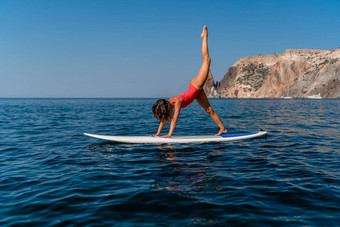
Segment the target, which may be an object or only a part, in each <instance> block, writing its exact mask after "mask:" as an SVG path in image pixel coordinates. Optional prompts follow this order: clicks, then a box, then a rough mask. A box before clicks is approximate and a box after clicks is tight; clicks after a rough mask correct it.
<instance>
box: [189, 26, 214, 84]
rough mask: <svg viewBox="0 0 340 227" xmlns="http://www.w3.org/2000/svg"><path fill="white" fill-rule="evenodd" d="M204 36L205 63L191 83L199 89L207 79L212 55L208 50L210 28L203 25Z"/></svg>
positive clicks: (203, 55) (202, 35) (203, 56)
mask: <svg viewBox="0 0 340 227" xmlns="http://www.w3.org/2000/svg"><path fill="white" fill-rule="evenodd" d="M201 38H202V58H203V63H202V66H201V68H200V71H199V72H198V74H197V76H196V77H195V78H194V79H192V81H191V83H192V84H193V85H194V86H195V87H196V88H198V89H201V88H202V87H203V85H204V83H205V81H206V80H207V77H208V73H209V67H210V61H211V60H210V57H209V50H208V29H207V26H204V27H203V32H202V34H201Z"/></svg>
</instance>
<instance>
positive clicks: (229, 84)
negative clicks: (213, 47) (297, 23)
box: [205, 48, 340, 98]
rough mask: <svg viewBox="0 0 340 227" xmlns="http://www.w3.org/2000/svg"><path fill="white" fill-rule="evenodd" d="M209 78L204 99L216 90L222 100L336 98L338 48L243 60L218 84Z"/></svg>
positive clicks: (339, 86)
mask: <svg viewBox="0 0 340 227" xmlns="http://www.w3.org/2000/svg"><path fill="white" fill-rule="evenodd" d="M210 76H211V75H210ZM210 76H209V77H210ZM211 78H212V76H211ZM211 78H210V79H208V80H207V85H206V88H205V90H206V93H207V95H208V94H210V93H209V90H210V92H211V90H214V89H215V90H217V92H218V93H219V94H220V96H221V97H222V98H281V97H285V96H291V97H296V98H304V97H307V96H309V95H314V94H319V93H320V94H321V96H322V97H323V98H339V97H340V48H339V49H336V50H314V49H310V50H307V49H291V50H286V51H285V52H284V53H282V54H274V55H259V56H252V57H246V58H242V59H240V60H239V61H237V62H236V63H235V64H234V65H233V66H231V67H230V68H229V69H228V71H227V73H226V74H225V76H224V77H223V79H222V80H221V81H220V82H216V84H214V81H213V79H212V82H211V81H209V80H211Z"/></svg>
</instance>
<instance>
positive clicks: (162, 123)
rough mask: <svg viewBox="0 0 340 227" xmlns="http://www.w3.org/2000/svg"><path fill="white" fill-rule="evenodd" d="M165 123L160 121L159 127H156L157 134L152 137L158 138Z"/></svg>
mask: <svg viewBox="0 0 340 227" xmlns="http://www.w3.org/2000/svg"><path fill="white" fill-rule="evenodd" d="M166 123H167V121H166V120H164V121H161V122H160V123H159V127H158V131H157V134H156V135H152V136H159V134H160V133H161V131H162V130H163V128H164V126H165V125H166Z"/></svg>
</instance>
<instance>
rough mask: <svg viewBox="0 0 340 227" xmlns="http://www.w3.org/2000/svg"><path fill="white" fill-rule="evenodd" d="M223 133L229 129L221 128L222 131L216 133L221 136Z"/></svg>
mask: <svg viewBox="0 0 340 227" xmlns="http://www.w3.org/2000/svg"><path fill="white" fill-rule="evenodd" d="M222 133H227V129H226V128H223V129H220V131H219V132H218V133H217V134H216V136H219V135H221V134H222Z"/></svg>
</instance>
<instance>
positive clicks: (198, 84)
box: [152, 26, 227, 138]
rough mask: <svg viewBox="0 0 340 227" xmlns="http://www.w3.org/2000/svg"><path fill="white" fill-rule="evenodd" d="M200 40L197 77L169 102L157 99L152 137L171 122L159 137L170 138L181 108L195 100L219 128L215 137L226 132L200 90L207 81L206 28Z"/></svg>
mask: <svg viewBox="0 0 340 227" xmlns="http://www.w3.org/2000/svg"><path fill="white" fill-rule="evenodd" d="M201 38H202V40H203V41H202V58H203V63H202V66H201V68H200V71H199V72H198V75H197V76H196V77H195V78H194V79H192V80H191V83H190V86H189V89H188V90H187V91H186V92H185V93H183V94H180V95H178V96H174V97H171V98H170V99H169V101H166V100H164V99H159V100H158V101H157V102H156V103H155V104H154V105H153V107H152V112H153V115H154V117H155V118H156V119H157V120H159V121H160V124H159V127H158V131H157V133H156V134H155V135H154V136H159V134H160V133H161V131H162V129H163V128H164V126H165V125H166V123H167V122H168V121H170V120H171V125H170V130H169V133H168V134H167V135H164V136H161V137H163V138H168V137H170V136H171V135H172V133H173V132H174V130H175V127H176V124H177V121H178V117H179V113H180V111H181V108H185V107H187V106H188V105H189V104H190V103H192V102H193V101H194V100H195V99H196V100H197V102H198V103H199V104H200V105H201V106H202V107H203V108H204V109H205V111H206V112H207V113H208V114H209V115H210V117H211V118H212V119H213V120H214V121H215V123H216V124H217V125H218V126H219V127H220V131H219V132H218V133H217V135H221V134H222V133H226V132H227V130H226V128H225V127H224V125H223V123H222V121H221V119H220V117H219V116H218V115H217V113H215V111H214V110H213V109H212V107H211V106H210V104H209V101H208V98H207V95H206V94H205V92H204V90H203V89H202V88H203V85H204V83H205V81H206V80H207V77H208V73H209V67H210V57H209V51H208V29H207V26H204V27H203V32H202V34H201ZM173 108H174V109H175V113H174V112H173Z"/></svg>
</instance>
